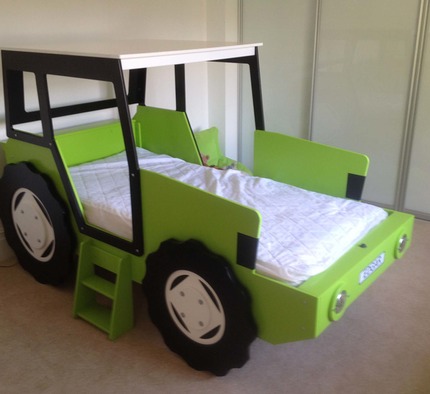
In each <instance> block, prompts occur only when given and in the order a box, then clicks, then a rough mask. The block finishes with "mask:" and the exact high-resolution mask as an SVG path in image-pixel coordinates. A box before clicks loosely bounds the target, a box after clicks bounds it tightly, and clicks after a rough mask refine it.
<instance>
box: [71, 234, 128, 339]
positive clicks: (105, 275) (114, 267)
mask: <svg viewBox="0 0 430 394" xmlns="http://www.w3.org/2000/svg"><path fill="white" fill-rule="evenodd" d="M132 286H133V284H132V280H131V264H130V260H129V258H128V256H127V255H117V254H115V252H111V251H107V250H105V249H103V248H102V247H100V246H98V245H97V246H96V245H94V243H93V242H92V241H85V242H82V243H81V245H80V253H79V265H78V273H77V278H76V286H75V296H74V307H73V316H74V317H80V318H82V319H84V320H86V321H88V322H89V323H91V324H93V325H95V326H96V327H98V328H99V329H101V330H103V331H105V332H106V333H108V335H109V339H111V340H114V339H116V338H118V337H119V336H120V335H121V334H123V333H124V332H126V331H128V330H130V329H131V328H132V327H133V325H134V321H133V289H132Z"/></svg>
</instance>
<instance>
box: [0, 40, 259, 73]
mask: <svg viewBox="0 0 430 394" xmlns="http://www.w3.org/2000/svg"><path fill="white" fill-rule="evenodd" d="M261 45H262V44H261V43H254V44H239V43H235V42H208V41H176V40H121V41H115V40H112V41H85V42H82V41H81V42H65V43H64V42H63V43H46V44H43V43H34V44H29V45H19V46H15V47H13V48H6V47H3V48H2V49H5V50H12V51H21V52H37V53H51V54H60V55H61V54H62V55H71V56H86V57H101V58H111V59H119V60H120V61H121V65H122V68H123V70H131V69H137V68H147V67H156V66H167V65H173V64H185V63H194V62H202V61H211V60H222V59H229V58H235V57H246V56H252V55H254V54H255V47H258V46H261Z"/></svg>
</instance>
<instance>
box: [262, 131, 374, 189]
mask: <svg viewBox="0 0 430 394" xmlns="http://www.w3.org/2000/svg"><path fill="white" fill-rule="evenodd" d="M368 167H369V159H368V158H367V157H366V156H365V155H362V154H359V153H355V152H351V151H346V150H343V149H339V148H335V147H331V146H327V145H322V144H318V143H316V142H312V141H308V140H304V139H299V138H295V137H291V136H287V135H285V134H279V133H272V132H267V131H260V130H257V131H256V132H255V146H254V175H256V176H260V177H265V178H271V179H274V180H276V181H279V182H283V183H288V184H290V185H294V186H298V187H301V188H303V189H307V190H312V191H316V192H319V193H324V194H330V195H332V196H336V197H345V195H346V186H347V181H348V175H349V174H354V175H361V176H366V174H367V170H368Z"/></svg>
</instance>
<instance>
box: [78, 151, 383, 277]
mask: <svg viewBox="0 0 430 394" xmlns="http://www.w3.org/2000/svg"><path fill="white" fill-rule="evenodd" d="M137 152H138V158H139V166H140V167H141V168H144V169H147V170H149V171H153V172H157V173H160V174H164V175H167V176H169V177H171V178H175V179H177V180H179V181H181V182H184V183H187V184H190V185H192V186H194V187H197V188H200V189H204V190H206V191H208V192H211V193H214V194H217V195H220V196H223V197H225V198H227V199H230V200H233V201H236V202H239V203H241V204H243V205H246V206H249V207H252V208H255V209H257V210H258V211H259V212H260V214H261V217H262V225H261V236H260V239H259V245H258V252H257V262H256V269H257V271H258V272H260V273H262V274H264V275H268V276H271V277H274V278H277V279H281V280H283V281H286V282H288V283H290V284H292V285H299V284H300V283H302V282H303V281H305V280H307V279H308V278H310V277H311V276H313V275H316V274H318V273H321V272H323V271H324V270H325V269H327V268H328V267H330V265H332V264H333V263H334V262H336V260H338V259H339V258H340V257H341V256H342V255H343V254H345V253H346V252H347V251H348V250H349V249H350V248H351V247H352V246H353V245H355V244H356V243H357V242H359V240H360V239H361V238H362V237H363V236H364V235H365V234H367V232H369V231H370V230H371V229H372V228H373V227H375V226H376V225H377V224H378V223H380V222H381V221H383V220H384V219H385V218H386V217H387V213H386V212H385V211H384V210H383V209H381V208H378V207H375V206H372V205H369V204H365V203H362V202H358V201H354V200H348V199H343V198H337V197H332V196H327V195H324V194H320V193H315V192H311V191H307V190H303V189H300V188H297V187H294V186H290V185H286V184H283V183H279V182H276V181H273V180H270V179H266V178H259V177H254V176H250V175H248V174H245V173H243V172H240V171H237V170H226V171H221V170H217V169H214V168H210V167H204V166H199V165H195V164H190V163H187V162H185V161H183V160H180V159H176V158H172V157H170V156H167V155H156V154H154V153H152V152H149V151H147V150H145V149H141V148H137ZM70 173H71V176H72V179H73V181H74V183H75V187H76V190H77V192H78V194H79V196H80V199H81V202H82V204H83V206H84V209H85V216H86V218H87V220H88V222H89V223H92V224H94V225H97V226H99V227H102V228H105V229H106V230H108V231H111V232H113V233H115V234H118V235H120V236H122V237H125V238H129V239H131V238H132V227H131V207H130V189H129V184H128V167H127V160H126V157H125V152H122V153H119V154H117V155H114V156H110V157H107V158H104V159H100V160H97V161H94V162H91V163H84V164H81V165H79V166H75V167H71V168H70Z"/></svg>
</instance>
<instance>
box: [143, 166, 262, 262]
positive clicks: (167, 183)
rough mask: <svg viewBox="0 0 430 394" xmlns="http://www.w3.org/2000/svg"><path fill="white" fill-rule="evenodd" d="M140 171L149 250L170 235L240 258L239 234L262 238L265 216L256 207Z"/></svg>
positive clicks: (147, 247)
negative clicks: (238, 254) (237, 255)
mask: <svg viewBox="0 0 430 394" xmlns="http://www.w3.org/2000/svg"><path fill="white" fill-rule="evenodd" d="M140 174H141V184H142V199H143V205H142V206H143V217H144V230H143V231H144V234H145V252H146V254H148V253H151V252H153V251H155V250H157V249H158V247H159V245H160V243H161V242H162V241H165V240H167V239H170V238H176V239H179V240H187V239H191V238H193V239H196V240H199V241H202V242H203V243H204V244H205V245H206V246H207V247H208V248H209V249H211V250H212V251H213V252H215V253H219V254H221V255H223V256H224V257H225V258H227V260H229V261H231V262H236V253H237V234H238V233H241V234H244V235H247V236H249V237H253V238H259V234H260V223H261V217H260V214H259V212H258V211H256V210H255V209H252V208H249V207H246V206H244V205H240V204H238V203H236V202H234V201H230V200H227V199H225V198H222V197H219V196H217V195H215V194H212V193H208V192H206V191H204V190H200V189H197V188H195V187H192V186H190V185H187V184H185V183H182V182H179V181H176V180H174V179H172V178H168V177H166V176H163V175H160V174H157V173H153V172H150V171H146V170H141V171H140Z"/></svg>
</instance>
